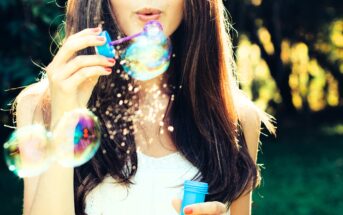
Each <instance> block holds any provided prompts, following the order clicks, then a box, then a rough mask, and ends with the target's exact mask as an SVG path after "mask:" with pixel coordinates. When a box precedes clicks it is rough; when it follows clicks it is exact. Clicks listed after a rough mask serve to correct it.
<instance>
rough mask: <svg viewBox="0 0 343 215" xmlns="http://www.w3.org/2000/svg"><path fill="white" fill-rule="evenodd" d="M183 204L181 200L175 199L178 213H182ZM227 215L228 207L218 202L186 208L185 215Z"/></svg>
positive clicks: (174, 203) (174, 205)
mask: <svg viewBox="0 0 343 215" xmlns="http://www.w3.org/2000/svg"><path fill="white" fill-rule="evenodd" d="M181 203H182V201H181V200H180V199H173V202H172V204H173V207H174V208H175V210H176V211H177V212H178V213H180V209H181ZM226 213H227V209H226V206H225V205H224V204H223V203H221V202H217V201H215V202H204V203H198V204H192V205H188V206H186V207H185V208H184V214H192V215H224V214H226Z"/></svg>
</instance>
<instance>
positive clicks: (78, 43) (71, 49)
mask: <svg viewBox="0 0 343 215" xmlns="http://www.w3.org/2000/svg"><path fill="white" fill-rule="evenodd" d="M105 42H106V38H105V37H102V36H98V35H91V34H89V35H84V36H70V37H69V38H68V39H67V40H66V41H65V43H64V44H63V46H62V47H61V48H60V50H59V51H58V52H57V54H56V56H55V57H54V60H53V62H52V64H53V65H61V64H65V63H66V62H68V61H69V60H70V59H71V58H72V57H73V56H75V55H76V52H77V51H80V50H82V49H85V48H87V47H91V46H101V45H103V44H105Z"/></svg>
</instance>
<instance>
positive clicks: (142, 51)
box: [121, 22, 172, 81]
mask: <svg viewBox="0 0 343 215" xmlns="http://www.w3.org/2000/svg"><path fill="white" fill-rule="evenodd" d="M133 40H134V42H133V43H132V44H131V45H129V46H128V47H127V49H126V50H125V51H124V52H123V54H122V55H121V59H125V60H124V61H123V62H124V63H123V68H124V71H125V72H126V73H127V74H129V75H130V76H132V77H133V78H135V79H137V80H142V81H145V80H149V79H152V78H155V77H157V76H158V75H160V74H162V73H164V72H165V71H166V70H167V69H168V67H169V64H170V57H171V53H172V46H171V42H170V40H169V39H168V38H167V37H166V36H165V35H164V33H163V30H162V26H161V24H159V23H158V22H149V23H148V24H147V25H145V27H144V31H143V33H142V34H141V35H140V36H138V37H136V38H134V39H133Z"/></svg>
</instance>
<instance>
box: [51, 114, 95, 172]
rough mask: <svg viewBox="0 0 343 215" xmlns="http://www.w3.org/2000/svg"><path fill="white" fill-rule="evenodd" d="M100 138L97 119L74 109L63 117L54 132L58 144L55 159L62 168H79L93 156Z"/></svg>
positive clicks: (92, 115)
mask: <svg viewBox="0 0 343 215" xmlns="http://www.w3.org/2000/svg"><path fill="white" fill-rule="evenodd" d="M100 138H101V132H100V126H99V122H98V119H97V117H96V116H95V115H94V114H93V113H92V112H91V111H89V110H87V109H76V110H74V111H72V112H70V113H69V114H67V115H65V116H64V117H63V119H61V121H60V123H59V125H58V127H57V128H56V129H55V131H54V139H55V140H57V141H58V142H59V143H60V144H59V150H58V154H57V158H56V159H57V160H58V162H59V163H60V164H61V165H63V166H67V167H76V166H80V165H82V164H84V163H86V162H87V161H89V160H90V159H91V158H92V157H93V156H94V155H95V153H96V152H97V150H98V149H99V146H100Z"/></svg>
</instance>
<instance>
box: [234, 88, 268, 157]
mask: <svg viewBox="0 0 343 215" xmlns="http://www.w3.org/2000/svg"><path fill="white" fill-rule="evenodd" d="M241 93H242V92H240V93H239V94H238V95H236V96H238V97H239V98H237V99H236V110H237V114H238V118H239V121H240V124H241V126H242V130H243V134H244V137H245V140H246V143H247V146H248V149H249V153H250V155H251V157H252V158H253V159H254V160H255V161H256V159H257V151H258V145H259V142H260V141H259V138H260V133H261V122H262V119H261V112H260V111H259V108H258V107H257V106H256V105H255V104H254V103H253V102H252V101H251V100H250V99H249V98H248V97H246V96H245V95H244V94H243V93H242V94H241Z"/></svg>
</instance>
